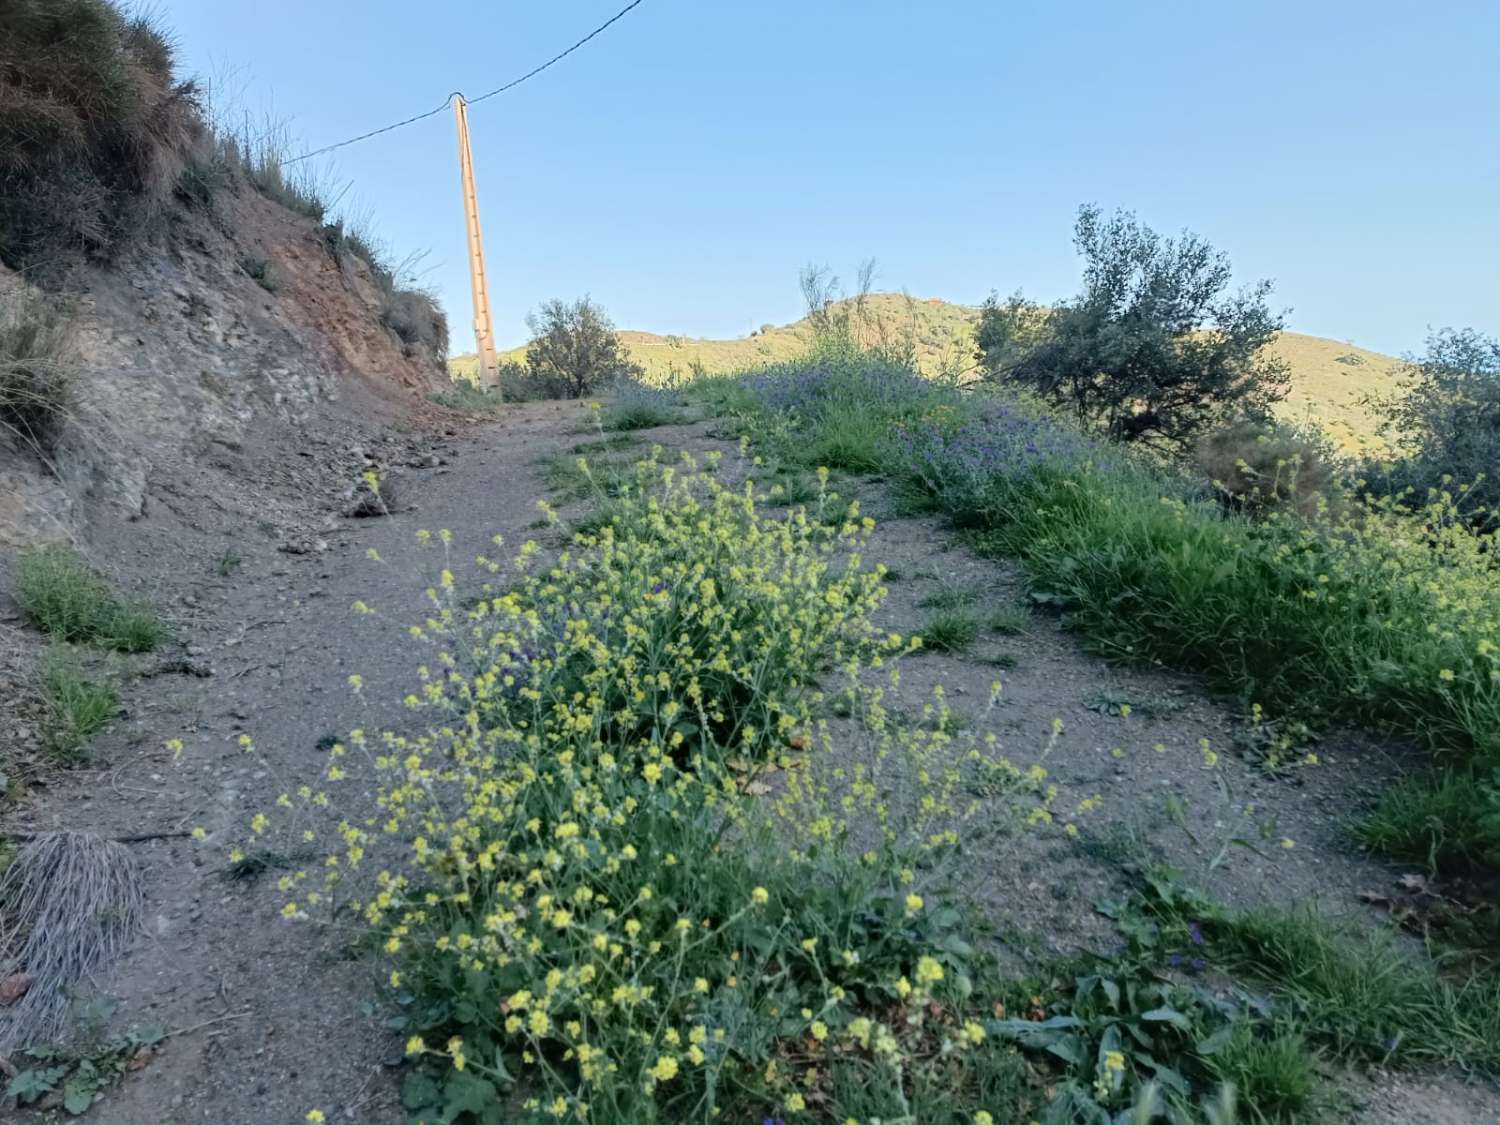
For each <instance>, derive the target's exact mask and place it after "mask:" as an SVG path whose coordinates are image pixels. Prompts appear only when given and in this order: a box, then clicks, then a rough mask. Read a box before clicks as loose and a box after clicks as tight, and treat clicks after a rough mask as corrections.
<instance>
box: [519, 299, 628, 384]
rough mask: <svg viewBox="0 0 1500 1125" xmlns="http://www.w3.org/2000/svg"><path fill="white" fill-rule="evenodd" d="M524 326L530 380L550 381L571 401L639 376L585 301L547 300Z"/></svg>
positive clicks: (599, 312)
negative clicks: (530, 336)
mask: <svg viewBox="0 0 1500 1125" xmlns="http://www.w3.org/2000/svg"><path fill="white" fill-rule="evenodd" d="M526 324H527V326H528V327H529V328H530V329H531V331H532V333H533V336H534V339H533V340H532V341H531V343H530V344H529V345H527V348H526V367H527V369H528V370H529V371H530V372H531V373H532V375H533V377H535V378H538V379H547V380H554V381H556V382H557V383H559V384H560V385H561V386H562V387H564V388H565V389H566V391H567V393H568V394H569V395H570V396H572V397H573V398H582V397H583V396H584V395H586V394H590V393H592V392H593V390H594V388H595V387H599V386H607V385H608V384H610V383H613V382H614V381H615V380H617V379H628V378H635V377H638V376H639V375H640V369H639V368H638V367H637V366H636V365H635V364H634V363H632V362H631V361H630V360H629V359H628V358H627V357H626V355H625V348H624V345H623V344H621V342H620V337H619V334H618V333H616V332H615V326H614V325H613V324H612V323H611V322H610V319H609V317H608V316H607V315H605V312H604V310H603V309H601V308H600V307H599V306H598V305H596V304H594V302H593V301H591V300H589V299H588V298H587V297H580V298H579V299H578V300H576V301H573V302H571V303H570V302H567V301H562V300H557V299H553V300H551V301H548V302H546V303H545V304H544V305H542V307H541V309H539V310H538V311H537V312H535V313H532V314H531V315H530V316H528V317H527V318H526Z"/></svg>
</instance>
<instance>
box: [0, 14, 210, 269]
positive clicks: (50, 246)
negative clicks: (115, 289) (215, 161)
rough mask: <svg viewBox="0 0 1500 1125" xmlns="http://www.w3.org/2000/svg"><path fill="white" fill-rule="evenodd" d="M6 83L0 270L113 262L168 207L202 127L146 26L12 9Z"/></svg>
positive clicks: (3, 50)
mask: <svg viewBox="0 0 1500 1125" xmlns="http://www.w3.org/2000/svg"><path fill="white" fill-rule="evenodd" d="M59 44H66V49H65V50H63V49H59V47H58V45H59ZM0 75H3V76H4V85H3V91H4V97H3V98H0V262H4V263H5V264H7V265H10V266H12V267H14V268H20V267H22V266H25V265H27V264H29V263H32V262H35V261H38V260H44V259H47V258H49V257H56V256H60V255H61V256H66V255H67V254H69V253H72V252H76V251H85V252H91V253H104V252H107V251H109V250H111V249H112V248H114V246H115V245H116V244H117V243H118V242H119V241H120V239H121V237H122V236H123V235H124V234H126V233H128V232H129V231H130V230H132V229H133V228H134V227H135V226H136V225H137V224H138V219H139V216H140V215H141V214H142V213H149V212H151V211H152V210H154V209H157V208H160V207H161V206H163V205H164V204H165V203H166V202H168V201H169V200H170V198H171V196H172V194H173V192H174V191H175V190H176V185H177V182H178V179H179V177H180V175H181V171H182V168H183V166H184V163H185V161H186V159H187V157H188V154H189V152H190V151H191V150H192V149H193V147H194V146H195V144H197V143H198V141H199V139H200V137H201V133H202V121H201V118H200V116H199V109H198V94H197V90H196V89H195V88H194V86H193V85H192V84H191V83H184V82H178V81H177V80H176V79H175V78H174V76H173V49H172V43H171V40H170V39H169V38H168V36H167V35H166V34H164V33H163V32H162V31H161V30H160V29H158V28H157V27H156V26H155V25H154V23H153V21H152V19H151V18H150V16H149V15H127V14H126V12H125V11H124V10H123V9H122V8H121V7H120V6H119V5H117V4H115V3H113V2H112V0H7V3H6V4H5V5H4V6H3V7H0Z"/></svg>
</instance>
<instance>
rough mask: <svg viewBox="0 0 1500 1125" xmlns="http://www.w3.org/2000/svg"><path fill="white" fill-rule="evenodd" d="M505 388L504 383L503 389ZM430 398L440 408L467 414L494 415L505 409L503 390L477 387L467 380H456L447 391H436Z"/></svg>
mask: <svg viewBox="0 0 1500 1125" xmlns="http://www.w3.org/2000/svg"><path fill="white" fill-rule="evenodd" d="M504 386H505V384H504V383H502V384H501V387H502V388H504ZM430 397H431V398H432V401H433V402H435V403H437V404H438V405H439V406H446V407H448V409H450V410H461V411H463V412H464V413H465V414H480V415H492V414H498V413H500V411H501V410H503V409H504V408H505V398H504V395H503V390H495V389H491V388H488V387H480V386H476V385H475V384H474V383H471V382H469V381H468V380H467V379H455V380H454V381H453V385H452V386H451V387H449V388H448V389H447V390H446V391H435V392H433V394H432V395H431V396H430Z"/></svg>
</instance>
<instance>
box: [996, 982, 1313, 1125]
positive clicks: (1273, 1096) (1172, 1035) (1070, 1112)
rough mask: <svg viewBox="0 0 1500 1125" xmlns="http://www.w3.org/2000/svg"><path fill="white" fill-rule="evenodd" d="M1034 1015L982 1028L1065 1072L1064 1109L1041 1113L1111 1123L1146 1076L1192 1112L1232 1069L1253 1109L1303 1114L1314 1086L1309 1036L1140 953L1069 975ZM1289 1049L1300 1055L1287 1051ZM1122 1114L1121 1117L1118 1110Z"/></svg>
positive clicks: (1292, 1116) (1060, 1102)
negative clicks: (1067, 983)
mask: <svg viewBox="0 0 1500 1125" xmlns="http://www.w3.org/2000/svg"><path fill="white" fill-rule="evenodd" d="M1049 1010H1051V1011H1053V1012H1054V1014H1052V1015H1050V1016H1047V1018H1045V1019H1042V1020H1034V1019H1016V1018H1012V1019H998V1020H991V1021H989V1022H987V1024H986V1028H987V1030H988V1031H989V1032H990V1033H991V1034H993V1035H996V1036H999V1037H1002V1038H1006V1039H1009V1040H1011V1041H1013V1042H1015V1043H1017V1044H1019V1045H1020V1046H1021V1047H1023V1048H1024V1049H1025V1050H1027V1051H1030V1052H1033V1053H1037V1054H1041V1055H1044V1056H1046V1057H1047V1058H1048V1059H1049V1061H1050V1062H1052V1063H1053V1065H1055V1066H1058V1067H1059V1068H1060V1069H1061V1071H1062V1072H1063V1074H1065V1075H1066V1076H1067V1085H1066V1086H1065V1087H1064V1088H1063V1089H1062V1090H1060V1091H1059V1092H1058V1094H1057V1095H1056V1096H1055V1098H1054V1102H1053V1105H1054V1107H1055V1109H1063V1108H1064V1107H1066V1110H1067V1114H1066V1115H1061V1114H1053V1115H1052V1116H1051V1117H1049V1119H1053V1120H1071V1121H1080V1122H1097V1123H1099V1125H1109V1123H1111V1122H1113V1121H1115V1120H1116V1119H1117V1118H1116V1114H1120V1113H1122V1111H1125V1110H1127V1109H1128V1108H1129V1107H1132V1106H1134V1105H1136V1104H1138V1102H1139V1101H1140V1100H1141V1096H1142V1092H1143V1090H1144V1089H1145V1088H1146V1087H1147V1086H1148V1085H1150V1086H1151V1087H1153V1088H1154V1089H1155V1090H1156V1091H1157V1092H1158V1099H1157V1100H1158V1101H1159V1103H1160V1104H1162V1105H1164V1106H1165V1107H1166V1108H1167V1109H1168V1110H1169V1111H1171V1112H1173V1113H1175V1114H1177V1115H1179V1118H1178V1119H1179V1120H1181V1119H1183V1117H1184V1116H1186V1118H1187V1119H1188V1120H1191V1119H1192V1114H1193V1110H1194V1108H1195V1107H1197V1106H1199V1105H1202V1104H1204V1103H1209V1102H1211V1101H1212V1099H1213V1098H1214V1097H1215V1096H1216V1094H1217V1091H1218V1088H1219V1086H1220V1085H1221V1084H1223V1083H1224V1082H1225V1081H1226V1080H1228V1079H1230V1077H1231V1075H1233V1078H1234V1080H1235V1085H1236V1090H1237V1093H1238V1095H1239V1101H1240V1102H1241V1104H1243V1105H1245V1106H1247V1107H1250V1108H1251V1110H1252V1119H1253V1120H1260V1121H1296V1120H1301V1119H1302V1117H1301V1115H1302V1113H1303V1111H1304V1110H1306V1109H1307V1108H1309V1105H1310V1102H1311V1096H1310V1095H1311V1092H1312V1088H1313V1073H1312V1060H1311V1057H1310V1056H1309V1053H1308V1050H1307V1045H1306V1043H1304V1042H1303V1041H1302V1039H1301V1037H1300V1036H1298V1035H1297V1034H1296V1033H1295V1032H1293V1031H1290V1030H1278V1029H1276V1028H1275V1026H1274V1024H1273V1023H1272V1021H1271V1020H1270V1018H1269V1016H1268V1013H1267V1012H1266V1010H1265V1009H1264V1007H1263V1006H1261V1005H1259V1004H1258V1003H1257V1002H1256V1001H1255V1000H1254V999H1253V998H1251V997H1249V996H1247V995H1244V994H1235V995H1232V996H1230V997H1227V998H1226V997H1223V996H1220V995H1218V994H1216V993H1214V992H1212V991H1210V990H1209V989H1206V988H1200V987H1197V986H1193V985H1188V984H1178V983H1175V982H1173V981H1172V980H1170V979H1168V978H1167V977H1164V976H1161V975H1158V974H1157V973H1156V972H1154V971H1153V970H1151V969H1150V968H1148V967H1146V966H1145V965H1143V964H1141V963H1139V962H1131V961H1128V960H1127V961H1120V962H1115V963H1112V964H1105V965H1102V966H1099V967H1098V969H1097V971H1093V972H1088V973H1084V974H1081V975H1078V976H1077V977H1075V978H1074V980H1073V982H1072V986H1071V991H1070V992H1069V993H1068V994H1066V995H1064V996H1062V997H1061V998H1060V999H1059V1000H1058V1001H1057V1002H1056V1003H1055V1004H1054V1005H1053V1006H1052V1008H1051V1009H1049ZM1288 1056H1293V1058H1294V1059H1295V1060H1300V1062H1301V1066H1300V1068H1299V1067H1297V1066H1296V1062H1295V1061H1292V1060H1289V1059H1288ZM1123 1119H1124V1120H1127V1121H1128V1120H1129V1119H1130V1118H1129V1114H1128V1113H1125V1114H1124V1117H1123Z"/></svg>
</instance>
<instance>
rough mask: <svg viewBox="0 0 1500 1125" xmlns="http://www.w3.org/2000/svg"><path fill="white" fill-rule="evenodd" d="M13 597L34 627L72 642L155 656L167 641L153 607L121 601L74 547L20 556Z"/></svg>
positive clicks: (43, 549) (32, 551) (40, 549)
mask: <svg viewBox="0 0 1500 1125" xmlns="http://www.w3.org/2000/svg"><path fill="white" fill-rule="evenodd" d="M11 596H12V597H13V598H15V601H16V604H17V605H18V606H20V607H21V611H22V612H23V613H24V614H25V615H26V616H27V618H28V619H30V621H31V622H32V624H34V625H36V626H37V627H38V628H39V629H41V630H42V631H43V632H44V633H46V634H48V636H50V637H52V638H53V639H54V640H58V641H63V642H66V643H69V644H95V645H99V646H100V647H103V648H113V649H116V650H118V651H120V652H150V651H151V650H152V649H154V648H156V647H157V645H159V644H161V642H162V641H163V640H164V639H165V637H166V629H165V627H164V626H163V625H162V623H161V619H160V618H159V617H158V616H157V615H156V612H155V611H154V610H153V609H152V608H151V607H150V606H149V605H147V604H146V603H144V602H139V601H124V600H122V599H121V598H120V597H119V596H118V595H117V594H116V593H115V592H114V590H113V588H112V587H111V586H110V584H109V582H108V581H106V579H105V578H104V577H103V575H101V574H100V573H99V572H98V571H96V570H94V569H93V567H91V566H89V564H88V563H87V562H85V561H84V559H83V558H82V557H81V556H80V555H79V554H78V553H77V552H76V551H74V550H72V549H71V548H69V547H63V546H55V545H53V546H45V547H35V548H32V549H30V550H27V551H23V552H21V554H20V555H19V556H18V557H17V559H16V570H15V579H14V583H13V586H12V589H11Z"/></svg>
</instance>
